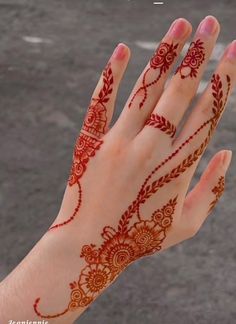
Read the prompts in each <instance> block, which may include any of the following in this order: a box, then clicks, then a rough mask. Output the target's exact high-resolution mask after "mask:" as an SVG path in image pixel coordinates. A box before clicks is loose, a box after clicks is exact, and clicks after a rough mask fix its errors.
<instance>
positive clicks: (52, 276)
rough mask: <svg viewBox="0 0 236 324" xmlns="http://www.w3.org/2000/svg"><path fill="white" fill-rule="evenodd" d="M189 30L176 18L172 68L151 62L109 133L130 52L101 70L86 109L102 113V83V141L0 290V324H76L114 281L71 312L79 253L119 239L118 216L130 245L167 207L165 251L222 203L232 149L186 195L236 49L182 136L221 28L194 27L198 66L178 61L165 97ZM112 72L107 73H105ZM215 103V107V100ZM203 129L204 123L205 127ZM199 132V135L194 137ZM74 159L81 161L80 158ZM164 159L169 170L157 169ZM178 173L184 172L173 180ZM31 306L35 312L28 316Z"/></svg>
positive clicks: (167, 39)
mask: <svg viewBox="0 0 236 324" xmlns="http://www.w3.org/2000/svg"><path fill="white" fill-rule="evenodd" d="M191 29H192V28H191V24H190V23H189V22H188V21H186V20H185V19H178V20H176V21H175V22H174V23H173V25H172V27H171V28H170V30H169V31H168V32H167V34H166V35H165V36H164V38H163V39H162V41H161V43H165V44H168V45H170V44H174V45H177V46H176V48H175V49H174V51H175V52H174V53H175V55H173V56H172V58H173V60H172V61H171V64H170V65H168V64H167V65H166V66H165V67H166V68H165V70H163V71H162V73H160V67H157V63H155V62H156V61H155V62H154V61H152V60H151V61H149V62H148V64H147V66H146V67H145V69H144V71H143V72H142V73H141V75H140V77H139V79H138V80H137V82H136V84H135V86H134V89H133V90H132V92H131V94H130V97H129V98H128V100H127V103H126V105H125V107H124V109H123V111H122V113H121V115H120V117H119V119H118V120H117V121H116V123H115V125H114V126H113V127H112V128H110V127H109V124H110V121H111V118H112V115H113V111H114V104H115V100H116V95H117V91H118V87H119V84H120V81H121V79H122V77H123V74H124V72H125V69H126V67H127V64H128V61H129V58H130V50H129V48H128V47H127V46H125V45H124V44H120V45H118V47H117V48H116V49H115V51H114V53H113V55H112V56H111V58H110V60H109V63H108V65H107V67H106V69H105V70H104V71H105V74H104V72H103V74H102V76H101V78H100V80H99V82H98V85H97V87H96V89H95V91H94V93H93V96H92V98H93V100H92V101H91V105H90V106H92V109H93V108H94V107H95V108H94V109H95V110H96V109H98V108H97V107H98V102H99V98H101V97H102V96H101V95H99V94H100V93H101V89H103V86H104V78H105V79H106V80H108V81H107V82H108V83H109V84H110V87H111V88H112V91H110V93H109V94H108V91H109V89H110V88H109V89H107V93H106V94H104V96H103V101H102V104H104V109H105V117H106V118H105V124H104V125H103V126H104V127H102V128H101V127H100V128H99V129H100V131H99V132H98V131H97V130H96V136H95V138H96V140H97V141H98V140H99V141H101V143H100V144H101V145H99V148H97V149H96V150H95V151H94V152H93V154H92V156H90V157H89V159H87V160H86V162H85V160H80V163H81V164H84V170H83V172H82V173H81V175H80V177H79V178H77V179H76V180H75V181H74V178H73V181H71V176H70V179H69V181H68V185H67V187H66V190H65V195H64V198H63V201H62V205H61V209H60V211H59V214H58V216H57V217H56V219H55V222H54V223H53V224H52V226H51V227H50V229H49V231H48V232H47V233H46V234H45V235H44V236H43V238H42V239H41V240H40V241H39V242H38V244H37V245H36V246H35V247H34V248H33V249H32V251H31V252H30V253H29V255H27V256H26V257H25V259H24V260H23V261H22V262H21V263H20V264H19V265H18V267H17V268H16V269H15V270H14V271H13V272H12V273H11V274H10V275H9V276H8V277H7V278H6V279H5V280H4V281H3V282H2V283H1V285H0V314H1V315H0V322H1V323H6V322H7V321H8V320H9V319H14V320H24V319H30V320H42V319H43V318H45V320H47V321H48V322H50V323H67V324H68V323H72V322H73V321H74V320H75V319H76V318H78V317H79V316H80V314H81V313H82V312H83V311H84V310H85V309H86V307H88V305H89V304H90V303H91V302H92V301H93V300H94V299H95V298H96V297H97V296H99V295H100V294H101V293H102V292H103V291H104V290H105V288H106V287H108V286H109V285H110V284H111V283H112V282H113V280H114V279H115V278H110V279H109V280H108V281H107V283H106V284H105V285H104V287H103V289H100V290H99V291H98V292H97V293H96V294H95V295H94V296H93V298H92V300H91V302H90V303H88V305H86V306H85V307H81V306H78V307H75V308H74V309H73V310H72V308H70V307H69V306H68V305H71V304H70V303H71V302H72V301H73V300H72V299H71V292H73V291H74V290H73V289H75V288H73V287H74V286H73V285H75V283H76V285H77V284H78V282H79V283H80V284H81V282H82V281H83V280H82V279H81V278H82V277H83V276H82V274H83V273H84V271H85V269H87V268H88V267H90V266H91V263H89V262H88V261H86V258H85V256H84V255H83V253H82V254H81V252H82V251H83V247H84V246H90V244H94V245H96V248H101V249H103V246H105V247H108V246H109V242H111V240H112V239H113V238H109V239H108V238H107V235H101V234H102V233H103V234H104V231H105V232H106V233H108V234H109V235H110V236H112V234H111V233H113V232H112V230H111V228H113V229H114V231H116V232H117V231H118V228H119V227H118V225H120V227H122V226H123V225H122V226H121V224H122V221H123V223H124V218H125V217H127V215H130V219H131V220H130V223H129V224H128V225H127V227H128V229H127V230H125V229H124V226H123V230H121V231H123V232H122V233H123V234H124V235H125V237H126V238H128V237H129V235H131V234H129V233H133V232H134V231H135V224H138V225H137V226H136V227H137V228H139V227H140V222H141V220H142V221H143V222H145V221H150V220H151V219H152V217H153V216H152V215H153V213H154V212H157V211H160V210H162V209H163V208H164V206H166V204H167V203H168V202H170V201H172V203H173V202H174V204H173V206H174V208H173V212H172V214H171V222H170V225H168V227H167V228H166V229H165V230H163V231H162V234H164V235H163V236H162V239H160V242H159V245H158V249H156V251H157V250H158V251H159V250H164V249H167V248H169V247H171V246H173V245H175V244H177V243H179V242H181V241H184V240H186V239H189V238H191V237H193V236H194V235H195V234H196V233H197V232H198V230H199V229H200V227H201V226H202V224H203V222H204V221H205V219H206V218H207V216H208V215H209V211H210V210H211V209H212V207H213V206H214V205H215V203H216V202H217V201H218V200H219V198H220V195H221V194H222V192H223V184H222V183H223V182H222V181H223V180H222V179H224V177H225V174H226V171H227V169H228V167H229V164H230V160H231V151H227V150H223V151H220V152H218V153H217V154H216V155H215V156H214V157H213V158H212V160H211V161H210V163H209V164H208V166H207V168H206V170H205V172H204V173H203V175H202V177H201V179H200V181H199V182H198V184H197V185H196V186H195V187H194V189H193V190H192V191H190V192H189V193H188V188H189V184H190V182H191V179H192V177H193V175H194V172H195V170H196V167H197V165H198V163H199V161H200V159H201V156H202V154H203V152H204V150H205V148H206V146H207V145H208V143H209V140H210V138H211V137H212V134H213V131H214V130H215V128H216V125H217V123H218V120H219V118H220V117H221V115H222V113H223V110H224V107H225V103H226V101H227V98H228V96H229V94H230V92H231V91H232V90H233V87H234V84H235V80H236V42H235V41H234V42H232V43H231V44H230V45H229V46H228V48H227V49H226V51H225V53H224V55H223V57H222V58H221V60H220V62H219V64H218V67H217V69H216V71H215V74H214V77H213V78H212V80H211V82H210V83H209V86H208V87H207V88H206V90H205V91H204V93H203V94H202V96H201V97H200V99H199V100H198V102H197V104H196V106H195V107H194V109H193V111H192V113H191V114H190V116H189V118H188V119H187V121H186V122H185V124H184V126H183V127H182V129H180V130H179V128H178V125H179V123H180V122H181V120H182V118H183V115H184V113H185V112H186V111H187V109H188V106H189V104H190V102H191V100H192V98H193V97H194V95H195V94H196V90H197V87H198V85H199V82H200V80H201V77H202V74H203V72H204V69H205V67H206V65H207V62H208V60H209V57H210V54H211V52H212V50H213V48H214V45H215V42H216V40H217V37H218V34H219V30H220V26H219V23H218V22H217V20H216V19H215V18H214V17H206V18H205V20H204V21H203V22H201V23H200V26H199V28H198V29H197V31H196V34H195V35H194V37H193V41H194V42H196V44H199V42H200V43H201V44H202V45H201V47H197V50H198V54H199V56H198V59H197V61H198V64H197V67H195V68H194V67H193V65H191V64H190V65H189V64H187V63H186V62H187V61H186V60H185V61H183V62H184V63H182V65H180V68H179V69H177V72H176V73H175V74H174V75H172V77H171V79H170V81H169V83H168V85H167V86H166V87H165V89H164V86H165V83H166V80H167V77H168V76H169V74H170V72H171V70H172V68H173V67H174V64H175V63H176V60H177V59H178V55H179V54H180V52H181V49H182V48H183V46H184V44H185V42H186V41H187V39H188V38H189V36H190V34H191ZM197 40H199V41H198V42H197ZM192 46H194V44H193V45H192ZM196 46H198V45H196ZM188 53H189V55H190V54H191V52H188ZM155 55H157V56H156V57H155ZM155 55H154V57H155V59H158V58H159V57H160V55H161V52H160V49H159V52H158V51H157V53H156V54H155ZM187 55H188V54H187ZM195 58H196V57H195ZM151 62H153V63H151ZM154 63H155V64H156V65H155V64H154ZM167 67H168V68H167ZM109 68H110V69H111V72H109V73H108V70H109ZM111 78H112V79H111ZM150 84H151V85H150ZM140 89H141V90H140ZM104 91H105V90H104ZM106 96H107V97H106ZM216 96H217V98H218V99H217V100H218V101H217V100H215V97H216ZM104 98H108V100H104ZM96 100H97V101H96ZM100 101H101V100H100ZM214 101H217V102H216V103H214ZM140 102H142V104H141V105H140ZM221 102H222V104H221ZM99 103H100V102H99ZM100 108H101V107H100ZM214 111H215V112H214ZM153 114H154V116H161V118H160V117H157V118H154V119H152V122H151V123H150V122H147V121H148V120H149V118H150V116H153ZM153 120H154V121H153ZM207 121H209V122H208V123H206V122H207ZM153 123H154V124H153ZM205 124H206V125H205ZM202 125H204V126H202ZM175 128H177V129H178V130H179V132H178V135H177V136H176V135H175V134H174V133H175V132H174V131H173V130H174V129H175ZM198 129H200V130H199V131H197V130H198ZM92 132H93V130H92ZM81 134H82V135H81V136H82V138H83V136H84V135H83V134H85V135H86V136H92V135H94V134H92V135H91V130H88V128H86V123H85V124H84V126H83V128H82V131H81ZM183 143H184V144H183ZM203 144H204V145H203ZM86 150H87V148H85V150H84V151H83V153H84V152H85V153H86V152H87V151H86ZM76 152H77V151H76V149H75V153H74V162H75V161H77V160H76V159H77V158H78V156H77V155H76ZM193 156H195V158H194V159H193V158H192V157H193ZM79 158H80V159H81V156H79ZM163 161H165V163H162V162H163ZM74 162H73V163H74ZM159 166H160V167H159ZM178 167H179V170H180V172H179V173H176V168H178ZM72 170H73V168H72ZM153 170H155V172H154V173H152V171H153ZM173 170H174V171H173ZM150 174H151V176H150ZM173 174H174V176H173ZM73 175H74V174H73V171H72V176H73ZM165 176H169V177H170V180H169V181H164V182H163V179H167V178H168V177H167V178H165ZM155 181H156V182H155ZM154 182H155V183H157V184H159V186H158V185H157V186H156V187H155V188H156V189H155V190H153V192H152V193H151V194H150V196H148V197H146V196H145V193H146V192H147V191H148V187H147V186H148V185H152V183H154ZM162 182H163V184H162V185H161V183H162ZM149 188H150V186H149ZM152 188H154V187H152ZM78 189H79V190H78ZM140 197H144V198H143V201H145V202H142V203H140V201H141V200H142V199H141V200H140ZM135 201H138V202H139V203H138V208H136V209H135V212H134V215H133V214H132V215H131V213H130V207H129V206H133V205H132V204H133V202H135ZM71 215H73V217H72V216H71ZM135 222H136V223H135ZM108 227H109V228H108ZM131 230H132V231H131ZM129 231H130V232H129ZM123 234H122V235H123ZM119 246H120V245H119ZM137 246H138V245H136V247H135V249H136V251H137V250H138V248H137ZM142 248H143V246H142ZM142 251H143V252H142V253H141V252H140V251H139V253H138V254H136V256H135V258H134V259H130V262H128V263H127V264H126V265H125V266H124V267H123V268H122V269H121V270H122V271H123V270H124V269H125V268H126V266H128V264H130V263H132V262H133V261H135V260H136V259H138V258H139V257H142V256H144V255H147V254H152V253H154V252H155V251H154V250H153V251H148V252H150V253H146V252H147V250H145V251H146V252H145V251H144V250H142ZM106 262H107V261H106V260H105V261H104V260H103V261H102V259H101V260H99V261H97V263H96V262H95V261H93V262H92V267H93V266H94V264H96V265H97V266H98V267H106V269H108V270H107V271H108V272H109V271H110V268H109V267H108V266H107V263H106ZM111 266H112V265H110V267H111ZM121 270H120V271H119V272H118V273H117V275H118V274H119V273H120V272H121ZM109 273H110V272H109ZM81 276H82V277H81ZM35 278H37V279H35ZM69 284H72V287H69ZM81 287H82V286H81ZM22 291H24V294H22V293H21V292H22ZM90 296H91V294H90ZM36 301H37V302H36ZM77 301H78V299H77V300H76V302H77ZM35 304H37V305H36V306H37V307H35V308H34V305H35Z"/></svg>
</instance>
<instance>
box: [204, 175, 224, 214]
mask: <svg viewBox="0 0 236 324" xmlns="http://www.w3.org/2000/svg"><path fill="white" fill-rule="evenodd" d="M224 189H225V178H224V177H223V176H221V177H220V178H219V180H218V184H217V185H216V186H215V187H214V188H213V189H212V192H213V194H214V195H215V199H214V200H213V201H212V202H211V203H210V208H209V210H208V213H210V212H211V211H212V210H213V208H214V207H215V205H216V204H217V203H218V201H219V199H220V197H221V196H222V194H223V192H224Z"/></svg>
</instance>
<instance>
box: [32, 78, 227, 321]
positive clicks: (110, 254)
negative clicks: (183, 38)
mask: <svg viewBox="0 0 236 324" xmlns="http://www.w3.org/2000/svg"><path fill="white" fill-rule="evenodd" d="M226 79H227V84H228V89H227V94H226V97H225V100H224V101H223V91H222V81H221V79H220V76H219V75H213V77H212V80H211V82H212V95H213V98H214V100H213V107H212V113H213V117H211V118H210V119H209V120H207V121H206V122H204V123H203V124H202V125H201V126H200V127H199V128H198V129H197V130H196V131H195V132H194V133H193V134H192V135H191V136H189V138H187V139H186V140H185V141H184V142H183V143H182V144H181V145H180V146H179V148H178V149H177V150H176V151H175V152H173V153H172V154H171V155H170V156H169V157H168V158H167V159H165V160H164V161H163V162H162V163H161V164H159V165H158V166H157V167H156V168H155V169H154V170H153V171H152V172H151V173H150V174H149V176H148V177H147V178H146V179H145V181H144V184H143V185H142V187H141V189H140V191H139V193H138V195H137V198H136V199H135V200H134V201H133V202H132V204H131V205H130V206H129V207H128V208H127V210H126V211H125V212H124V214H123V215H122V216H121V218H120V221H119V223H118V226H117V229H114V228H112V227H110V226H106V227H105V228H104V229H103V232H102V234H101V236H102V238H103V243H102V244H101V246H100V247H98V248H97V247H96V245H94V244H90V245H84V246H83V248H82V251H81V257H82V258H84V260H85V262H86V266H85V267H84V268H83V269H82V271H81V273H80V276H79V279H78V281H74V282H72V283H71V284H70V288H71V294H70V301H69V304H68V306H67V307H66V309H65V310H64V311H62V312H61V313H58V314H55V315H44V314H42V313H41V312H40V311H39V301H40V298H37V299H36V301H35V303H34V310H35V312H36V314H37V315H38V316H39V317H41V318H55V317H59V316H61V315H63V314H65V313H66V312H68V311H74V310H76V309H78V308H79V307H85V306H87V305H88V304H90V303H91V302H92V301H93V300H94V299H95V298H96V297H97V296H98V295H99V294H100V293H101V292H102V291H103V289H104V288H106V287H107V286H108V285H109V284H110V283H111V282H112V281H113V280H114V279H115V278H116V277H117V276H118V275H119V273H120V272H121V271H122V270H124V269H125V268H126V267H127V266H128V265H129V264H130V263H132V262H133V261H135V260H136V259H138V258H139V257H141V256H144V255H149V254H152V253H154V252H155V251H159V250H161V248H162V243H163V241H164V239H165V238H166V235H167V231H168V230H169V229H170V227H171V225H172V221H173V216H174V212H175V209H176V205H177V196H176V197H174V198H172V199H170V200H169V201H168V202H167V204H166V205H164V206H163V207H162V208H160V209H157V210H156V211H154V212H153V213H152V215H151V216H150V217H149V218H147V219H146V217H145V219H144V218H143V217H142V216H141V215H140V211H139V207H140V205H141V204H144V203H145V202H146V201H147V200H148V199H149V198H150V197H151V196H152V195H153V194H155V193H156V192H157V191H158V190H159V189H160V188H162V187H163V186H164V185H166V184H167V183H170V182H171V181H173V180H175V179H176V178H177V177H179V176H180V175H181V174H183V173H184V172H185V171H186V170H187V169H188V168H189V167H191V166H192V165H193V163H194V162H196V161H197V160H198V159H199V157H200V156H201V155H202V153H203V152H204V150H205V148H206V146H207V144H208V143H209V140H210V138H211V136H212V133H213V131H214V129H215V127H216V125H217V122H218V120H219V118H220V116H221V114H222V112H223V109H224V106H225V104H226V100H227V96H228V93H229V89H230V78H229V77H228V76H227V77H226ZM207 125H209V130H208V133H207V136H206V138H205V139H204V141H203V142H202V143H201V145H200V146H199V147H198V148H197V149H196V150H195V151H194V152H193V153H191V154H190V155H189V156H188V157H186V158H185V159H184V160H183V161H182V162H181V163H179V164H178V165H177V166H176V167H175V168H173V169H172V170H171V171H170V172H168V173H167V174H165V175H163V176H161V177H160V178H158V179H156V180H154V181H153V182H152V183H151V184H149V183H148V182H149V180H150V179H151V178H152V177H153V176H154V174H155V173H156V171H157V170H159V169H160V168H161V167H162V166H163V165H165V164H166V163H167V162H168V161H170V160H171V159H172V158H173V157H174V156H176V155H177V154H178V152H179V151H180V150H181V149H182V148H183V147H184V146H185V145H187V144H188V143H190V141H191V140H192V139H193V138H194V137H195V136H196V135H197V134H198V133H199V132H200V131H201V130H202V129H203V128H205V127H206V126H207ZM221 181H222V180H221ZM220 185H221V187H222V184H220ZM219 188H220V186H219V184H218V186H217V188H216V189H215V188H214V189H213V190H214V193H215V194H216V195H217V197H218V196H219V191H220V189H219ZM138 211H139V212H138ZM137 212H138V213H137ZM135 215H136V216H137V221H136V222H133V224H132V225H130V221H131V219H132V218H133V216H135Z"/></svg>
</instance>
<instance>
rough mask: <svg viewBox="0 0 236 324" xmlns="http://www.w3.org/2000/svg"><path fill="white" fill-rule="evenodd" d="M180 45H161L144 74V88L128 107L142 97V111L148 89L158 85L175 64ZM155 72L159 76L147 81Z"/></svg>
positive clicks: (137, 93)
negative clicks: (155, 71) (138, 97)
mask: <svg viewBox="0 0 236 324" xmlns="http://www.w3.org/2000/svg"><path fill="white" fill-rule="evenodd" d="M178 46H179V44H175V45H174V44H173V43H172V44H168V43H164V42H163V43H160V45H159V46H158V48H157V50H156V52H155V54H154V55H153V57H152V58H151V60H150V62H149V67H148V68H147V70H146V71H145V72H144V74H143V78H142V86H141V87H140V88H139V89H138V90H137V91H136V92H135V94H134V95H133V97H132V98H131V100H130V102H129V105H128V107H129V108H130V107H131V106H132V104H133V101H134V99H135V97H136V96H137V95H139V96H141V94H142V96H141V101H140V102H139V108H140V109H141V108H142V107H143V105H144V103H145V101H146V99H147V89H148V88H149V87H151V86H153V85H154V84H156V83H157V82H158V81H159V80H160V78H161V76H162V74H163V73H166V72H167V70H168V69H169V68H170V66H171V64H172V63H173V61H174V59H175V57H176V56H177V53H176V49H177V47H178ZM153 70H158V75H157V76H155V78H154V79H152V80H150V81H147V77H148V75H149V74H150V73H149V72H153Z"/></svg>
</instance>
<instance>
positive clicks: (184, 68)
mask: <svg viewBox="0 0 236 324" xmlns="http://www.w3.org/2000/svg"><path fill="white" fill-rule="evenodd" d="M204 59H205V49H204V46H203V42H202V41H201V40H200V39H197V40H196V41H195V42H192V43H191V44H190V46H189V49H188V52H187V54H186V56H185V58H184V59H183V61H182V63H181V64H180V66H179V67H178V68H177V70H176V72H175V73H178V72H179V73H180V75H181V78H182V79H185V78H187V77H188V76H190V77H191V78H196V77H197V70H198V69H199V67H200V65H201V64H202V63H203V62H204Z"/></svg>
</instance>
